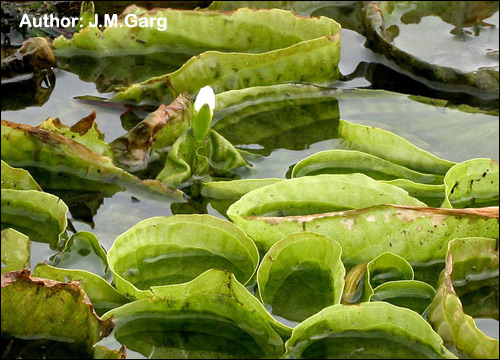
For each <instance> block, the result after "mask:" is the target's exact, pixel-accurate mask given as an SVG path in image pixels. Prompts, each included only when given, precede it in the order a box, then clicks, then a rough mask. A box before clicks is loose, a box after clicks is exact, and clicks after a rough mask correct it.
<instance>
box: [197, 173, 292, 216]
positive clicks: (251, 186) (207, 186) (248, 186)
mask: <svg viewBox="0 0 500 360" xmlns="http://www.w3.org/2000/svg"><path fill="white" fill-rule="evenodd" d="M280 181H283V179H243V180H231V181H211V182H205V183H202V184H201V195H203V197H205V198H208V199H210V204H211V205H212V206H213V207H214V209H216V210H217V211H218V212H219V213H220V214H222V215H224V216H226V212H227V209H228V208H229V207H230V206H231V205H232V204H234V203H235V202H236V201H238V200H239V199H240V198H241V197H242V196H243V195H245V194H247V193H249V192H250V191H252V190H255V189H258V188H261V187H263V186H266V185H271V184H274V183H277V182H280Z"/></svg>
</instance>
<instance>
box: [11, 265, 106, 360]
mask: <svg viewBox="0 0 500 360" xmlns="http://www.w3.org/2000/svg"><path fill="white" fill-rule="evenodd" d="M112 328H113V320H112V319H107V320H104V321H103V320H101V319H100V318H99V317H98V316H97V315H96V313H95V312H94V309H93V307H92V304H90V303H89V301H88V298H87V296H86V295H85V293H84V292H83V291H82V289H81V287H80V286H79V285H78V284H77V283H68V284H66V283H61V282H58V281H53V280H46V279H39V278H32V277H31V276H30V275H29V271H28V270H22V271H20V272H10V273H6V274H3V275H2V341H4V339H5V340H6V341H9V342H10V345H11V346H12V347H14V348H15V347H16V345H15V344H16V342H23V341H24V342H25V343H26V344H25V345H26V348H28V349H26V348H25V349H21V350H22V351H28V350H29V348H30V347H31V346H34V345H33V344H34V343H35V344H37V345H38V346H40V349H39V356H41V357H42V356H43V357H47V358H57V357H61V355H62V354H64V355H63V357H68V356H75V357H79V358H88V357H91V356H92V347H93V345H94V344H95V343H96V342H97V341H99V340H100V339H101V338H103V337H104V336H107V335H108V334H109V333H110V331H111V329H112ZM28 339H31V341H26V340H28ZM21 354H22V352H21ZM68 354H72V355H68ZM11 356H12V357H18V356H20V354H11Z"/></svg>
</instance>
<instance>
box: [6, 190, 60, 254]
mask: <svg viewBox="0 0 500 360" xmlns="http://www.w3.org/2000/svg"><path fill="white" fill-rule="evenodd" d="M67 213H68V207H67V206H66V204H65V203H64V202H63V201H61V199H60V198H58V197H57V196H54V195H52V194H48V193H44V192H42V191H38V190H12V189H2V230H3V229H6V228H9V227H11V228H14V229H16V230H17V231H19V232H21V233H23V234H25V235H27V236H28V237H29V238H30V239H31V240H32V241H37V242H42V243H49V244H50V247H51V249H56V248H57V247H58V246H59V243H60V241H61V236H62V235H63V233H64V232H65V231H66V226H67V221H68V220H67V218H66V214H67Z"/></svg>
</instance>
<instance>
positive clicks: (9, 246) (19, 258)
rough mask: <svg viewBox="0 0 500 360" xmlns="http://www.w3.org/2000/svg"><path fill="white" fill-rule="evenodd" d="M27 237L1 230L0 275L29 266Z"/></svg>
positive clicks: (28, 242)
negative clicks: (0, 269) (0, 268)
mask: <svg viewBox="0 0 500 360" xmlns="http://www.w3.org/2000/svg"><path fill="white" fill-rule="evenodd" d="M30 249H31V242H30V239H29V237H27V236H26V235H24V234H22V233H20V232H18V231H16V230H14V229H5V230H2V274H4V273H6V272H9V271H17V270H21V269H23V268H29V266H30Z"/></svg>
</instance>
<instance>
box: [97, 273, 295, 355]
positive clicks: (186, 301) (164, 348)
mask: <svg viewBox="0 0 500 360" xmlns="http://www.w3.org/2000/svg"><path fill="white" fill-rule="evenodd" d="M153 291H154V293H155V295H156V296H154V297H151V298H145V299H140V300H137V301H134V302H132V303H130V304H127V305H124V306H122V307H119V308H117V309H114V310H112V311H110V312H108V313H107V314H105V315H104V318H105V319H107V318H110V317H111V316H114V318H115V321H116V332H115V338H116V339H117V340H118V341H120V342H121V343H122V344H124V345H126V346H127V348H129V349H131V350H133V351H137V352H140V353H141V354H143V355H144V356H148V357H151V358H179V357H183V358H184V357H187V358H198V359H200V358H210V359H212V358H220V357H222V358H256V359H260V358H278V357H280V356H281V355H282V354H283V352H284V349H283V340H282V338H281V337H280V335H282V336H287V335H288V336H289V333H290V329H288V328H286V327H285V326H283V325H281V324H279V323H278V322H276V321H275V320H273V319H272V317H271V316H270V315H269V314H268V313H267V312H266V311H265V309H264V307H263V306H262V304H260V303H259V301H258V300H257V299H256V298H255V297H253V296H252V295H251V294H250V293H249V292H248V290H246V289H245V287H244V286H243V285H241V284H240V283H239V282H238V281H237V280H236V278H235V276H234V275H232V274H231V273H229V272H224V271H220V270H208V271H206V272H205V273H203V274H201V275H200V276H199V277H197V278H196V279H194V280H193V281H191V282H189V283H186V284H180V285H173V286H168V287H161V288H158V289H156V288H153Z"/></svg>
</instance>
